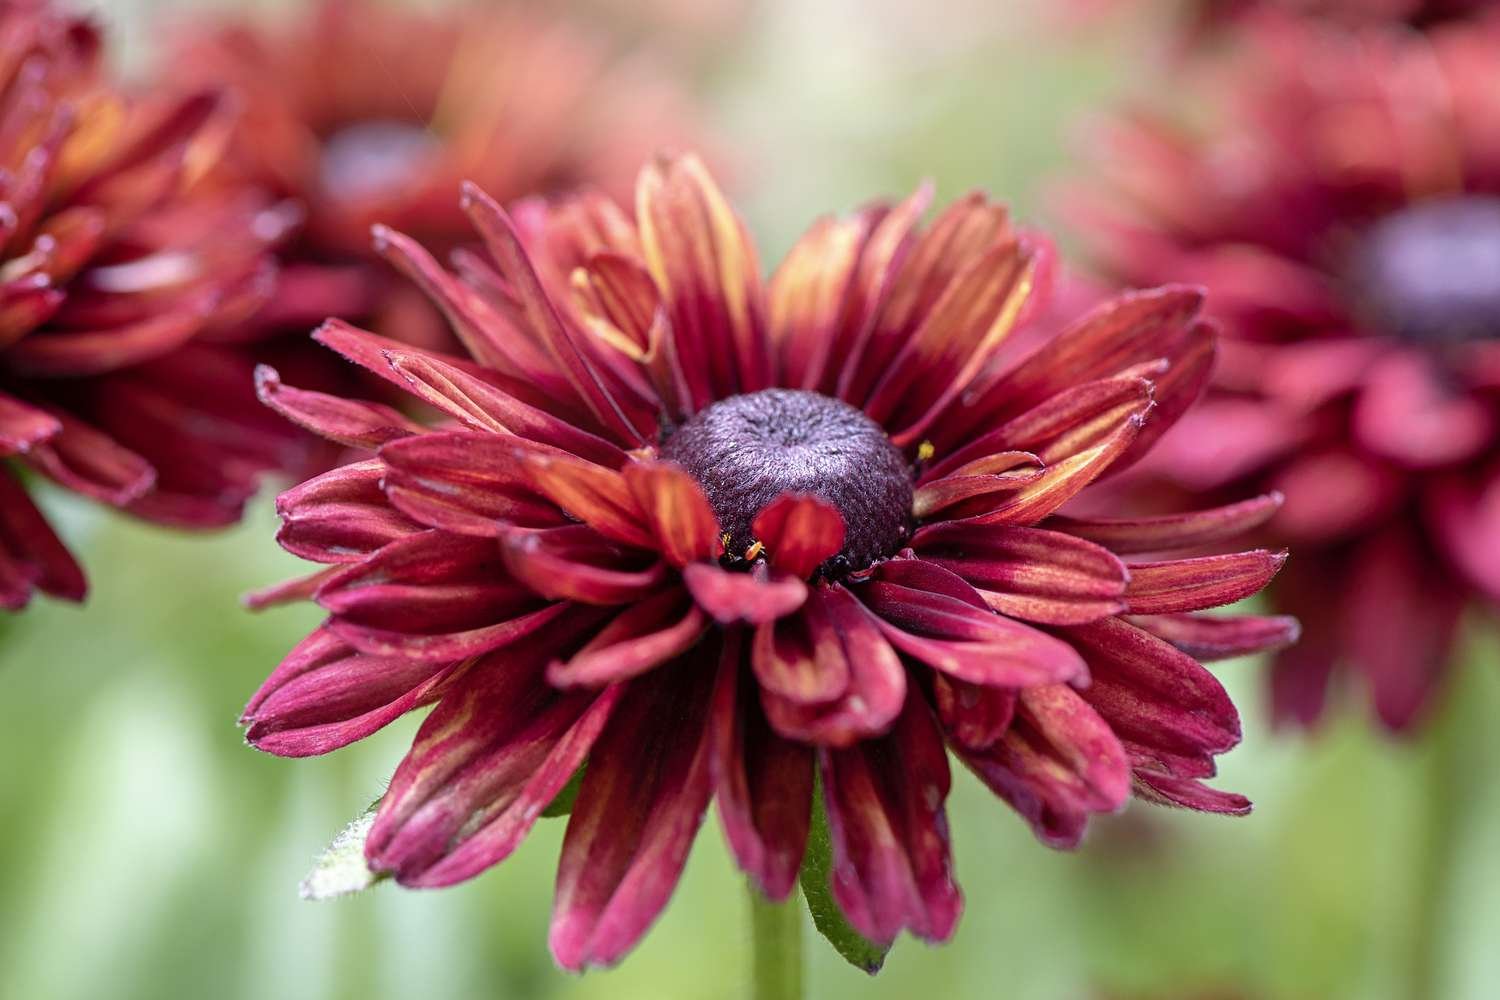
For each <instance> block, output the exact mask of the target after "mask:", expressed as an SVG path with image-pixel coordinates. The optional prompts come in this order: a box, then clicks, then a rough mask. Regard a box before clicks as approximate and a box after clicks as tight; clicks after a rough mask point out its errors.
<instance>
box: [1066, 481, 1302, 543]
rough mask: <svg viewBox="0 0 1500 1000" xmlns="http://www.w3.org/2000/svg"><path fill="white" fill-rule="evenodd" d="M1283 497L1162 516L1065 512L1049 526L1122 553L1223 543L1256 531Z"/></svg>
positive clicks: (1269, 496) (1276, 495)
mask: <svg viewBox="0 0 1500 1000" xmlns="http://www.w3.org/2000/svg"><path fill="white" fill-rule="evenodd" d="M1283 499H1284V498H1283V497H1282V495H1281V494H1280V493H1266V494H1263V495H1262V496H1258V497H1255V498H1253V499H1250V500H1241V501H1240V502H1239V503H1232V504H1227V505H1226V506H1223V507H1215V508H1213V509H1211V510H1199V511H1192V512H1190V513H1186V514H1167V515H1163V516H1161V517H1137V518H1119V519H1106V518H1077V517H1063V516H1060V515H1059V516H1057V517H1054V518H1053V519H1052V520H1050V521H1048V522H1047V525H1048V527H1051V528H1056V529H1057V530H1059V531H1065V532H1067V533H1068V534H1070V535H1077V536H1078V537H1080V538H1087V539H1088V540H1090V541H1093V542H1098V543H1099V544H1100V545H1103V546H1104V547H1105V548H1107V549H1109V550H1110V551H1112V552H1117V553H1119V554H1120V555H1133V554H1137V553H1141V552H1170V551H1172V550H1174V549H1195V548H1200V547H1203V546H1208V545H1217V544H1218V543H1220V542H1227V541H1230V540H1231V539H1234V538H1237V537H1238V536H1240V535H1242V534H1245V533H1246V532H1249V531H1252V530H1254V529H1255V528H1258V527H1260V526H1261V525H1263V524H1265V523H1266V522H1267V521H1269V520H1270V519H1271V517H1272V516H1273V515H1274V514H1275V513H1276V512H1277V511H1278V510H1280V509H1281V505H1282V502H1283Z"/></svg>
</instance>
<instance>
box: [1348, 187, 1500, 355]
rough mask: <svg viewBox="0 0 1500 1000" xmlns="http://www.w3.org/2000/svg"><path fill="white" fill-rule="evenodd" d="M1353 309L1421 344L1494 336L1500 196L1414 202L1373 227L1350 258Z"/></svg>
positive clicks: (1499, 300)
mask: <svg viewBox="0 0 1500 1000" xmlns="http://www.w3.org/2000/svg"><path fill="white" fill-rule="evenodd" d="M1351 277H1352V279H1353V281H1352V286H1353V288H1352V291H1353V294H1354V295H1355V296H1356V311H1358V312H1359V313H1360V315H1362V316H1363V317H1364V318H1365V319H1366V320H1367V321H1368V322H1370V323H1372V324H1374V325H1375V326H1376V327H1378V328H1379V329H1381V330H1384V331H1386V332H1387V333H1390V334H1392V335H1394V336H1397V337H1401V338H1403V339H1406V340H1411V341H1416V342H1420V343H1426V344H1444V343H1456V342H1460V341H1465V340H1477V339H1481V338H1488V337H1500V198H1497V197H1491V196H1483V195H1476V196H1469V197H1458V198H1442V199H1434V200H1432V201H1425V202H1420V203H1418V204H1416V205H1414V206H1412V207H1411V208H1408V209H1405V210H1403V211H1401V212H1397V213H1395V214H1394V215H1391V216H1388V217H1386V218H1384V219H1382V220H1381V221H1380V222H1378V223H1377V224H1376V225H1374V226H1373V227H1371V229H1370V230H1369V232H1368V233H1367V234H1366V235H1365V238H1364V240H1363V241H1362V242H1361V244H1360V247H1359V249H1358V250H1357V251H1356V255H1355V258H1354V261H1353V269H1352V274H1351Z"/></svg>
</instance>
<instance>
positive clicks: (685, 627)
mask: <svg viewBox="0 0 1500 1000" xmlns="http://www.w3.org/2000/svg"><path fill="white" fill-rule="evenodd" d="M706 631H708V618H707V617H706V616H705V615H704V614H703V612H702V611H699V610H698V607H697V605H695V604H694V603H693V602H692V600H691V598H689V597H688V595H687V594H686V593H684V592H683V591H681V590H668V591H664V592H662V593H660V594H658V595H656V596H655V597H650V598H647V599H646V600H643V601H641V602H640V603H638V604H634V605H632V606H631V607H629V608H627V609H626V610H624V611H622V612H620V613H619V614H618V615H616V616H615V618H614V620H612V621H611V622H610V623H609V624H608V625H606V626H604V628H603V629H601V630H600V631H599V633H598V634H597V635H595V636H594V637H593V638H592V639H590V640H589V641H588V642H587V643H585V644H584V646H583V648H582V649H580V650H579V651H578V652H576V653H574V654H573V655H572V656H570V657H568V658H567V659H566V660H557V661H555V662H553V663H552V664H551V666H549V667H548V668H547V682H548V683H549V684H552V685H553V686H554V687H601V686H603V685H605V684H612V683H614V682H615V681H622V680H625V679H627V678H630V677H634V676H636V675H637V674H642V673H645V672H646V671H648V670H650V669H651V668H653V667H656V666H659V665H660V664H663V663H665V662H667V661H668V660H670V659H672V658H673V657H675V656H678V655H680V654H682V653H685V652H687V651H688V650H689V649H691V648H692V647H693V646H694V645H696V644H697V642H698V640H699V639H700V638H702V636H703V633H704V632H706Z"/></svg>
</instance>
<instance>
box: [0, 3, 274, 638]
mask: <svg viewBox="0 0 1500 1000" xmlns="http://www.w3.org/2000/svg"><path fill="white" fill-rule="evenodd" d="M101 55H102V43H101V39H100V36H99V34H98V32H97V31H96V29H95V27H94V26H93V25H92V24H91V23H90V22H88V21H87V20H84V19H80V18H77V17H73V16H69V15H67V14H65V13H62V12H60V11H58V10H55V9H54V8H52V7H51V6H50V5H48V4H46V3H41V2H35V3H29V2H22V3H8V4H6V5H5V6H4V8H3V10H0V456H4V457H6V458H10V459H12V460H13V461H12V462H9V463H7V467H6V468H4V469H0V605H3V606H4V607H6V608H9V609H17V608H20V607H23V606H24V605H25V604H26V603H27V602H28V601H29V600H30V598H31V595H32V593H33V592H34V591H36V590H41V591H43V592H45V593H48V594H51V595H54V596H57V597H62V598H67V599H70V600H79V599H81V598H82V597H83V595H84V591H85V589H86V587H85V581H84V576H83V573H82V571H81V570H80V569H79V567H78V564H77V563H76V562H75V561H74V559H73V557H72V556H71V555H70V554H69V552H68V551H67V549H66V548H65V547H64V546H63V544H62V543H61V542H60V541H59V540H58V538H57V536H56V534H55V533H54V532H53V531H52V529H51V528H50V527H49V526H48V524H47V522H46V520H45V518H44V517H43V516H42V514H41V513H40V512H39V511H38V509H37V508H36V506H35V505H34V504H33V503H32V501H31V500H30V499H29V497H28V495H27V491H26V488H25V486H24V485H23V480H21V479H20V478H18V476H17V474H16V473H17V472H18V471H19V467H21V466H24V467H26V468H29V469H30V470H32V471H34V472H36V473H40V474H41V475H43V476H46V477H48V478H50V479H52V480H54V481H55V482H57V483H58V484H60V485H61V486H63V487H65V488H67V489H70V490H73V491H75V492H77V493H80V494H82V495H84V496H87V497H90V498H92V499H95V500H99V501H102V502H104V503H107V504H110V505H111V506H114V507H119V508H122V509H125V510H129V511H130V512H132V513H134V514H137V515H139V516H142V517H145V518H148V519H150V520H153V521H158V522H161V523H164V524H170V525H177V526H187V527H203V526H213V525H220V524H225V523H228V522H230V521H233V520H234V519H236V518H237V517H238V515H239V511H240V507H241V505H242V504H243V502H244V500H245V499H246V497H247V496H248V495H249V494H250V493H251V492H252V491H253V489H254V484H255V473H256V471H257V470H258V469H260V468H263V467H265V466H267V465H275V464H281V463H282V462H285V461H287V460H289V454H288V450H289V449H291V450H300V448H301V446H300V445H298V444H297V443H296V437H295V436H289V435H288V434H287V432H286V428H285V427H278V426H277V423H276V422H268V421H266V420H265V419H264V417H265V415H264V412H263V411H262V412H259V413H258V412H257V410H259V409H260V407H258V405H257V404H256V401H255V395H254V392H253V391H252V390H251V389H250V388H249V383H248V382H247V379H248V378H249V376H250V372H251V367H250V365H249V363H248V362H247V361H244V360H241V359H236V358H235V357H234V356H232V355H230V354H226V353H224V352H223V351H222V350H221V349H219V348H216V347H213V346H211V345H210V344H208V343H206V341H208V340H209V339H211V338H212V336H213V335H214V333H215V331H217V330H219V329H221V328H223V327H226V326H232V325H233V324H235V323H238V322H240V321H242V320H243V319H244V317H245V316H247V315H248V314H250V313H251V312H253V311H254V310H255V309H256V308H258V307H259V306H260V304H261V303H262V302H263V301H264V299H265V296H266V295H267V294H268V293H269V291H270V284H271V279H272V271H271V262H270V260H269V259H268V257H267V254H266V249H267V247H268V245H269V244H270V243H271V242H272V241H273V240H275V239H276V238H277V236H278V235H279V234H280V232H281V230H282V229H283V227H284V222H285V220H283V219H282V218H280V216H279V215H278V213H277V212H276V211H275V209H274V208H273V207H271V206H268V205H267V204H266V203H264V202H263V201H261V200H260V199H259V198H258V197H256V196H254V195H253V194H250V193H248V192H246V191H244V190H238V189H224V190H220V191H218V192H216V194H215V196H214V197H200V196H198V195H197V194H195V193H194V192H193V187H194V183H193V182H194V180H195V178H196V177H197V176H198V175H200V174H201V173H202V172H203V171H204V170H205V169H207V168H208V167H209V165H210V164H211V163H212V161H213V158H214V157H215V156H216V155H217V151H218V149H219V148H220V147H221V146H222V140H223V136H224V134H225V131H226V129H227V127H228V109H227V108H226V106H225V102H224V101H223V100H222V98H221V97H219V96H218V95H216V94H214V93H212V92H199V93H194V94H191V95H188V96H185V97H183V98H182V99H180V100H173V101H166V102H162V101H146V100H135V99H131V98H129V97H126V96H124V95H122V94H121V93H119V92H118V91H116V90H115V89H113V88H112V87H111V86H110V85H109V83H108V81H106V80H105V79H104V78H103V74H102V72H101Z"/></svg>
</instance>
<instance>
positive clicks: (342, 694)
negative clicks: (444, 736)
mask: <svg viewBox="0 0 1500 1000" xmlns="http://www.w3.org/2000/svg"><path fill="white" fill-rule="evenodd" d="M458 666H459V665H458V664H456V663H424V662H421V661H418V660H410V659H406V658H404V657H393V656H370V655H368V654H365V653H361V652H358V651H357V650H355V649H354V648H353V647H351V646H350V645H349V644H348V643H346V642H344V641H343V640H342V639H340V638H338V637H337V636H336V635H334V634H333V633H332V632H331V631H329V630H328V629H326V628H320V629H318V630H317V631H315V632H313V633H312V634H311V635H309V636H308V637H307V638H306V639H304V640H302V642H300V643H298V645H297V648H295V649H293V650H292V651H291V652H290V653H288V654H287V656H286V659H284V660H282V661H281V664H280V665H279V666H278V667H277V668H276V669H275V670H274V671H273V672H272V673H271V676H270V677H268V678H267V679H266V682H265V683H264V684H262V685H261V687H260V690H259V691H257V692H255V697H253V698H251V699H250V704H249V705H248V706H247V707H246V708H245V712H244V715H243V717H242V718H241V719H240V721H241V722H242V723H244V724H246V725H248V726H249V728H248V729H247V730H246V731H245V739H246V740H248V741H249V742H250V745H251V746H253V747H255V748H256V749H257V750H264V751H265V752H267V753H273V754H276V755H277V756H280V757H310V756H314V755H316V754H324V753H328V752H329V751H330V750H337V749H338V748H339V747H343V746H347V745H349V744H350V743H353V742H355V741H356V740H362V739H364V738H365V737H366V736H369V735H370V734H371V733H373V732H375V731H376V730H378V729H380V728H382V727H384V726H386V725H387V724H389V723H391V722H393V721H395V720H396V719H398V718H400V717H401V716H403V715H405V714H406V713H407V712H409V711H411V710H412V709H414V708H419V707H421V706H422V705H425V704H427V703H428V702H431V701H433V700H435V699H436V698H437V696H438V692H439V690H440V689H441V687H442V685H443V684H444V683H445V682H446V681H447V680H448V678H449V677H451V676H452V675H453V673H454V671H455V670H456V669H457V668H458Z"/></svg>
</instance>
